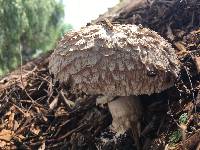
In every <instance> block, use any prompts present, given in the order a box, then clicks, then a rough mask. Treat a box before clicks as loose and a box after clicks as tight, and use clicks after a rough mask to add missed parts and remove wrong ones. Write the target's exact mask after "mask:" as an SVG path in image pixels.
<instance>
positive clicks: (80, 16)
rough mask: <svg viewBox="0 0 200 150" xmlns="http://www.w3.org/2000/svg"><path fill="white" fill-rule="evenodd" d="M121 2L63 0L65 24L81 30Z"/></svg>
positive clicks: (110, 0)
mask: <svg viewBox="0 0 200 150" xmlns="http://www.w3.org/2000/svg"><path fill="white" fill-rule="evenodd" d="M118 2H119V0H63V3H64V5H65V22H66V23H70V24H72V26H73V28H74V29H79V28H80V27H81V26H84V25H86V24H87V23H88V22H90V21H91V20H92V19H96V18H97V17H98V16H99V15H100V14H103V13H104V12H106V11H107V9H108V8H111V7H113V6H114V5H116V4H117V3H118Z"/></svg>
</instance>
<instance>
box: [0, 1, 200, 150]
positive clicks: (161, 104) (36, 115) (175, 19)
mask: <svg viewBox="0 0 200 150" xmlns="http://www.w3.org/2000/svg"><path fill="white" fill-rule="evenodd" d="M141 2H142V1H141ZM130 3H131V1H129V3H128V4H127V6H129V7H126V5H123V6H124V7H123V9H122V8H120V10H118V11H116V12H117V14H114V13H112V15H113V17H111V19H112V21H113V22H118V23H123V24H127V23H131V24H142V25H143V26H145V27H149V28H151V29H153V30H155V31H156V32H158V33H159V34H161V35H162V36H163V37H164V38H166V39H168V40H169V42H170V43H172V45H173V46H174V48H175V49H176V50H177V56H178V57H179V60H180V64H181V66H182V67H181V68H182V69H181V73H180V75H179V78H178V80H177V82H176V85H175V86H174V87H173V88H170V89H169V90H167V91H165V92H162V93H160V94H153V95H151V96H145V95H144V96H142V97H141V99H142V103H143V106H144V114H145V115H144V118H143V120H142V126H141V128H142V134H141V142H142V143H144V149H152V150H153V149H154V150H155V149H164V148H169V149H182V148H184V147H186V148H188V149H195V148H197V146H198V143H199V142H200V141H199V139H200V138H199V133H200V124H199V122H200V101H199V100H200V98H199V97H200V96H199V89H200V77H199V57H200V1H199V0H190V1H189V0H170V1H162V0H149V1H148V2H145V3H143V2H142V3H141V5H138V4H137V7H134V4H130ZM102 17H103V16H101V18H102ZM49 55H50V53H49V54H46V55H44V56H43V57H40V58H37V59H35V60H33V61H30V62H28V63H27V64H26V65H24V66H22V71H21V69H18V70H16V71H14V72H12V73H10V74H9V75H7V76H5V77H3V78H2V79H1V80H0V101H1V103H0V115H1V118H2V119H1V120H0V148H1V149H16V148H18V149H36V148H39V149H72V150H76V149H91V150H93V149H106V150H107V149H111V150H113V149H122V150H123V149H134V145H133V140H132V138H131V136H130V133H129V131H127V133H126V134H125V135H123V136H121V137H118V138H116V137H115V133H112V132H111V130H110V128H109V125H110V124H111V121H112V120H111V115H110V114H109V112H108V111H107V109H106V106H105V108H104V109H103V108H101V107H99V106H96V98H97V95H87V94H85V93H83V92H82V91H79V90H71V89H70V87H68V85H61V84H59V83H58V82H54V81H52V78H51V75H50V74H49V71H48V57H49ZM182 125H184V127H185V128H184V130H182V129H181V127H183V126H182ZM182 131H184V133H182ZM183 135H184V136H183Z"/></svg>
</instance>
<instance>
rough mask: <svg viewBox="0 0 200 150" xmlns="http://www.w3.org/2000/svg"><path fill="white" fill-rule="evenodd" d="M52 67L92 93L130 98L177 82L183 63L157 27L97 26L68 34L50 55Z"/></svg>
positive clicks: (61, 77) (64, 78)
mask: <svg viewBox="0 0 200 150" xmlns="http://www.w3.org/2000/svg"><path fill="white" fill-rule="evenodd" d="M49 70H50V72H51V73H53V74H54V75H55V78H56V79H58V80H60V81H61V82H67V83H70V84H71V86H72V87H73V88H78V89H81V90H82V91H84V92H86V93H89V94H104V95H113V96H116V95H119V96H127V95H141V94H148V95H150V94H152V93H159V92H161V91H163V90H165V89H167V88H169V87H171V86H173V85H174V80H175V78H176V77H177V74H178V72H179V65H178V60H177V58H176V54H175V50H174V49H173V48H172V46H171V44H169V43H168V42H167V41H166V40H164V39H163V38H162V37H161V36H159V35H158V34H157V33H156V32H154V31H151V30H149V29H146V28H139V27H138V26H136V25H114V27H113V30H108V29H107V28H105V27H104V26H102V25H91V26H88V27H84V28H82V29H81V30H80V31H77V32H75V31H74V32H70V33H68V34H66V35H65V37H64V38H63V39H62V40H61V41H60V43H59V44H58V46H57V48H56V49H55V51H54V53H53V54H52V55H51V57H50V60H49Z"/></svg>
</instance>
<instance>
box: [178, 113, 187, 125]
mask: <svg viewBox="0 0 200 150" xmlns="http://www.w3.org/2000/svg"><path fill="white" fill-rule="evenodd" d="M187 121H188V114H187V113H183V114H182V115H181V116H180V117H179V119H178V122H179V124H187Z"/></svg>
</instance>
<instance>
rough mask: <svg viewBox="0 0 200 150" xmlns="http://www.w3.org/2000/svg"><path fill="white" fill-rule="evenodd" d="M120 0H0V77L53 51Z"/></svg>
mask: <svg viewBox="0 0 200 150" xmlns="http://www.w3.org/2000/svg"><path fill="white" fill-rule="evenodd" d="M118 2H119V0H0V76H2V75H4V74H6V73H8V72H9V71H10V70H13V69H15V68H16V67H17V66H19V65H20V63H21V57H22V61H23V63H24V62H27V61H28V60H30V59H32V58H36V57H38V56H39V55H40V54H42V53H45V52H47V51H50V50H52V49H53V48H54V47H55V44H56V43H57V41H58V40H59V39H60V38H61V37H62V36H63V35H64V33H66V32H68V31H70V30H73V29H76V30H77V29H79V28H80V27H81V26H84V25H86V23H87V22H90V20H92V19H95V18H97V17H98V16H99V14H102V13H104V12H105V11H106V10H107V9H108V8H111V7H113V6H114V5H116V4H117V3H118Z"/></svg>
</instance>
